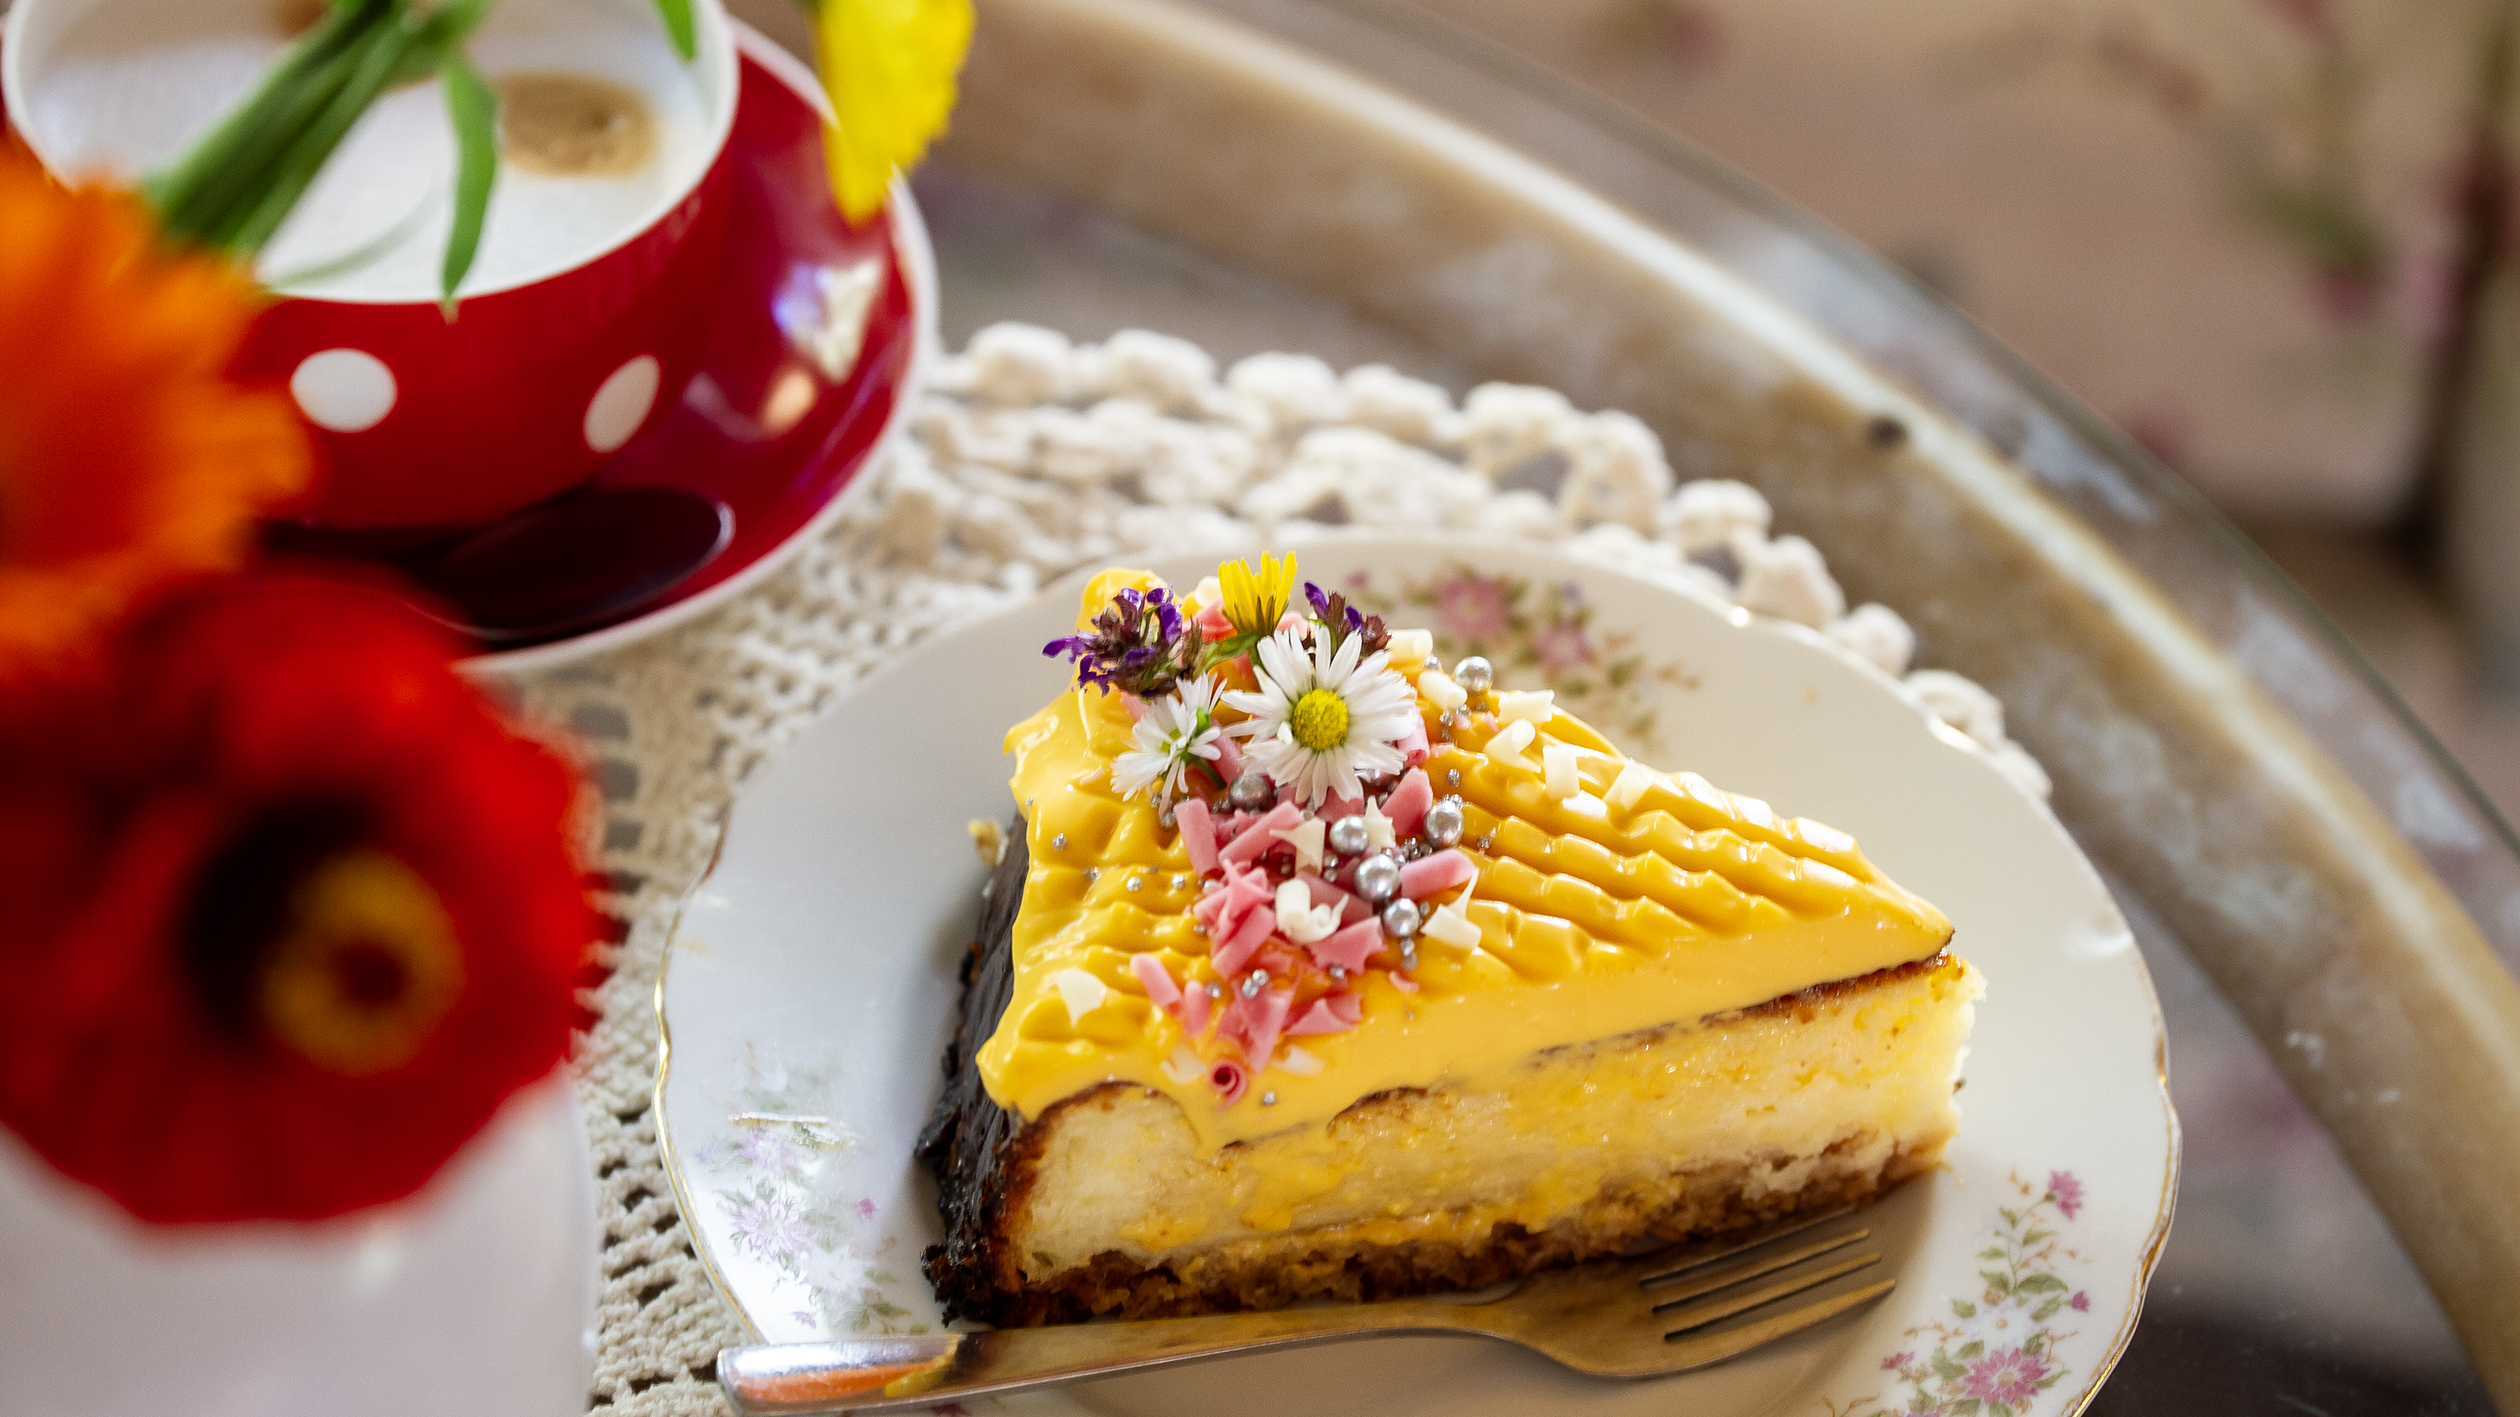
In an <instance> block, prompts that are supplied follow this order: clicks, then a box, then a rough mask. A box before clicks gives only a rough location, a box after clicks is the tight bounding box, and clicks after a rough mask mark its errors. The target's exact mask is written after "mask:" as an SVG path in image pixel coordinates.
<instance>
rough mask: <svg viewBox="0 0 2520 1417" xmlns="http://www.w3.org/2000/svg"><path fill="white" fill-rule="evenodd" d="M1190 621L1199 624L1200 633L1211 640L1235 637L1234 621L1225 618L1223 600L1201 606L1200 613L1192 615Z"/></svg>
mask: <svg viewBox="0 0 2520 1417" xmlns="http://www.w3.org/2000/svg"><path fill="white" fill-rule="evenodd" d="M1190 623H1191V624H1193V625H1196V626H1198V627H1199V633H1200V634H1202V635H1204V636H1206V637H1207V638H1208V639H1211V640H1230V639H1232V638H1233V637H1234V622H1233V621H1231V620H1228V619H1226V618H1225V602H1224V601H1221V600H1219V601H1214V602H1212V603H1210V604H1207V605H1202V606H1200V607H1199V613H1198V614H1196V615H1193V616H1191V617H1190Z"/></svg>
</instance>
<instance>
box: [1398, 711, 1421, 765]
mask: <svg viewBox="0 0 2520 1417" xmlns="http://www.w3.org/2000/svg"><path fill="white" fill-rule="evenodd" d="M1392 746H1393V747H1395V748H1398V749H1399V750H1400V760H1401V761H1402V762H1404V763H1407V764H1408V765H1409V766H1410V767H1416V766H1417V765H1418V764H1420V763H1422V762H1425V761H1426V758H1427V750H1426V720H1425V719H1423V718H1420V717H1419V716H1418V715H1416V714H1411V715H1409V731H1408V732H1407V733H1405V734H1402V735H1401V737H1400V741H1399V742H1397V743H1395V744H1393V745H1392Z"/></svg>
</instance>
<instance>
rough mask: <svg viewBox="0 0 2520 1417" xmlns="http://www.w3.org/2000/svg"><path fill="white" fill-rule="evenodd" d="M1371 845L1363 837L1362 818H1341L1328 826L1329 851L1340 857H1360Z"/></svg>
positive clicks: (1363, 824) (1363, 822) (1363, 823)
mask: <svg viewBox="0 0 2520 1417" xmlns="http://www.w3.org/2000/svg"><path fill="white" fill-rule="evenodd" d="M1371 845H1373V842H1372V841H1371V840H1369V839H1368V838H1367V837H1366V835H1365V818H1364V817H1363V816H1361V815H1360V816H1354V817H1341V818H1339V819H1338V820H1337V821H1335V822H1332V823H1331V824H1330V849H1331V850H1332V851H1335V852H1337V853H1339V854H1340V855H1341V856H1362V855H1364V854H1365V848H1366V847H1368V846H1371Z"/></svg>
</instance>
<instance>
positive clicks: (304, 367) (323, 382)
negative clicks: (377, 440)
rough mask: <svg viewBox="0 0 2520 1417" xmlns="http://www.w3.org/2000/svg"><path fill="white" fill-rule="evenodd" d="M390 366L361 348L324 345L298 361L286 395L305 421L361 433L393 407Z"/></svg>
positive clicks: (393, 387)
mask: <svg viewBox="0 0 2520 1417" xmlns="http://www.w3.org/2000/svg"><path fill="white" fill-rule="evenodd" d="M397 392H398V390H397V389H396V387H395V384H394V371H393V370H391V369H388V368H386V367H385V361H384V360H382V359H379V358H377V357H376V356H375V355H373V354H370V353H368V352H367V351H366V350H364V349H327V350H325V351H323V352H322V353H320V354H310V355H308V356H306V358H304V359H303V360H300V361H299V362H298V367H297V372H296V373H294V374H291V375H290V376H289V396H290V397H292V398H294V399H296V400H297V406H298V411H299V412H301V413H303V414H305V415H306V421H307V422H309V423H312V424H314V425H315V426H316V427H318V428H323V429H328V430H330V431H331V432H335V433H364V432H366V431H367V430H369V429H371V428H373V427H375V426H376V425H377V424H379V423H382V422H384V421H385V415H387V414H389V413H392V412H393V411H394V398H395V395H396V393H397Z"/></svg>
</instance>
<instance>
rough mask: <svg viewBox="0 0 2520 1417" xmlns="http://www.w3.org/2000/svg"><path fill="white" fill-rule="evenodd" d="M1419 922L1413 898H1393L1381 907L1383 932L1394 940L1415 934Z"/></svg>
mask: <svg viewBox="0 0 2520 1417" xmlns="http://www.w3.org/2000/svg"><path fill="white" fill-rule="evenodd" d="M1421 923H1422V922H1421V921H1420V919H1419V917H1418V908H1417V902H1416V901H1414V900H1395V901H1393V902H1392V903H1391V904H1389V905H1386V906H1384V907H1383V912H1382V927H1383V933H1384V934H1386V935H1389V936H1391V937H1392V938H1393V939H1395V940H1405V939H1407V938H1409V937H1410V936H1412V935H1414V934H1416V933H1417V932H1418V926H1419V925H1420V924H1421Z"/></svg>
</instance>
